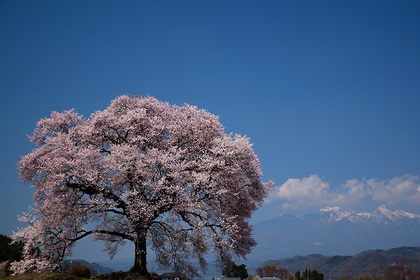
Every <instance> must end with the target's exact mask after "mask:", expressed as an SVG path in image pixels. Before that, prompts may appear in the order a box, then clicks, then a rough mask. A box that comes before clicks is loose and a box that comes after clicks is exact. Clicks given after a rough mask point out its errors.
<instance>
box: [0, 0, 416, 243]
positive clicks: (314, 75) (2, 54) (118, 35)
mask: <svg viewBox="0 0 420 280" xmlns="http://www.w3.org/2000/svg"><path fill="white" fill-rule="evenodd" d="M419 12H420V3H419V2H418V1H64V0H63V1H22V0H14V1H9V0H3V1H1V2H0V95H1V102H0V106H1V107H0V114H1V115H0V116H1V120H2V121H1V131H2V137H0V141H1V146H2V147H3V151H2V155H1V163H0V164H1V166H0V167H1V168H0V172H1V177H2V180H1V190H2V195H1V197H0V200H1V201H0V212H1V221H2V222H1V223H0V233H1V234H7V235H10V234H11V232H12V230H15V229H16V228H17V227H18V226H22V225H21V224H19V223H18V222H17V219H16V216H17V214H19V213H21V212H22V211H24V210H26V209H27V208H28V206H29V205H30V204H31V201H32V197H31V196H32V191H31V189H30V188H26V187H23V186H22V184H21V183H20V182H19V178H18V173H17V170H16V165H17V162H18V161H19V158H20V156H21V155H24V154H27V153H29V152H30V151H31V150H32V149H33V146H32V144H31V143H29V141H28V139H27V136H26V135H29V134H31V133H32V131H33V129H34V128H35V124H36V122H37V120H39V119H40V118H43V117H46V116H48V115H49V114H50V112H51V111H53V110H56V111H62V110H67V109H71V108H74V109H76V111H78V112H79V113H81V114H84V115H85V116H86V117H88V116H89V115H90V114H91V113H93V112H95V111H96V110H103V109H105V108H106V107H107V106H108V104H109V103H110V101H111V100H112V99H114V98H115V97H116V96H118V95H122V94H139V95H147V94H149V95H152V96H154V97H156V98H157V99H159V100H162V101H168V102H169V103H171V104H178V105H181V104H183V103H189V104H193V105H197V106H198V107H200V108H204V109H207V110H208V111H210V112H211V113H213V114H216V115H219V116H220V121H221V123H222V124H223V125H224V126H225V127H226V131H227V132H234V133H240V134H242V135H247V136H248V137H250V138H251V142H253V143H254V149H255V152H256V153H257V155H258V156H259V158H260V160H261V166H262V170H263V173H264V179H265V180H268V179H271V180H274V181H275V183H276V189H275V191H274V192H273V194H272V195H271V197H270V199H269V202H268V203H267V204H265V205H264V206H263V208H262V209H261V210H259V211H258V212H257V213H256V214H255V221H258V220H262V219H265V218H269V217H273V216H275V215H278V214H279V213H282V212H295V213H300V214H302V213H305V212H311V211H316V210H317V209H319V208H322V207H325V206H341V207H347V208H352V209H355V210H356V211H372V210H374V209H376V208H377V207H378V206H379V205H381V204H385V205H386V206H387V207H389V208H390V209H393V210H396V209H403V210H406V211H409V212H413V213H417V214H420V181H419V178H418V177H417V176H420V145H419V144H420V140H419V139H420V110H419V108H420V68H419V65H420V51H419V50H420V17H419V16H418V15H419ZM289 179H290V180H289ZM305 190H306V191H307V192H306V193H305ZM300 194H301V195H300ZM332 204H334V205H332Z"/></svg>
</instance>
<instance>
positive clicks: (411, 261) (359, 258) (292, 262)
mask: <svg viewBox="0 0 420 280" xmlns="http://www.w3.org/2000/svg"><path fill="white" fill-rule="evenodd" d="M269 263H276V264H277V265H278V266H280V267H283V268H286V269H287V270H289V272H290V273H292V274H293V273H294V272H295V271H296V270H299V271H301V272H302V271H304V270H305V269H307V268H308V269H311V270H314V269H315V270H317V271H319V272H322V273H324V276H325V279H337V278H338V277H339V276H353V277H357V276H359V275H362V274H364V273H368V272H369V270H370V269H371V268H372V267H377V271H378V272H379V273H383V272H384V271H385V269H387V268H388V267H390V266H392V265H405V266H407V267H408V268H411V269H412V270H413V271H420V247H399V248H394V249H390V250H372V251H365V252H362V253H359V254H357V255H354V256H322V255H309V256H296V257H293V258H285V259H279V260H270V261H267V262H266V263H265V264H269Z"/></svg>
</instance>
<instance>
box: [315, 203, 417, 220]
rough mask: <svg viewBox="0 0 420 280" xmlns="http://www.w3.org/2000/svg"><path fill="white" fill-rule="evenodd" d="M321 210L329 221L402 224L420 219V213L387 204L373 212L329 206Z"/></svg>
mask: <svg viewBox="0 0 420 280" xmlns="http://www.w3.org/2000/svg"><path fill="white" fill-rule="evenodd" d="M319 211H320V213H321V214H322V215H323V216H324V217H323V218H324V219H325V220H328V221H329V222H339V221H342V220H347V221H350V222H353V223H358V222H367V221H369V222H372V223H377V224H389V223H396V224H400V223H407V222H408V223H418V222H419V221H420V215H416V214H412V213H408V212H405V211H403V210H396V211H392V210H389V209H388V208H386V206H385V205H381V206H379V208H378V209H376V210H375V211H374V212H372V213H368V212H362V213H356V212H354V211H353V210H348V209H341V208H340V207H327V208H324V209H321V210H319Z"/></svg>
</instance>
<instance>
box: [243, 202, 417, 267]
mask: <svg viewBox="0 0 420 280" xmlns="http://www.w3.org/2000/svg"><path fill="white" fill-rule="evenodd" d="M254 228H255V238H256V239H257V240H258V245H257V246H256V247H255V248H254V250H253V252H252V253H251V254H250V255H249V257H248V259H249V260H268V259H278V258H285V257H292V256H296V255H310V254H314V253H319V254H323V255H354V254H357V253H359V252H361V251H364V250H369V249H390V248H394V247H400V246H419V245H420V237H419V236H420V215H416V214H412V213H408V212H405V211H402V210H396V211H391V210H389V209H387V208H386V207H385V206H383V205H382V206H380V207H379V208H378V209H376V210H375V211H373V212H371V213H368V212H364V213H356V212H354V211H352V210H349V209H342V208H339V207H329V208H325V209H321V210H320V211H319V212H317V213H312V214H307V215H304V216H302V217H298V216H295V215H293V214H282V215H279V216H277V217H275V218H273V219H271V220H268V221H264V222H260V223H258V224H256V225H255V226H254Z"/></svg>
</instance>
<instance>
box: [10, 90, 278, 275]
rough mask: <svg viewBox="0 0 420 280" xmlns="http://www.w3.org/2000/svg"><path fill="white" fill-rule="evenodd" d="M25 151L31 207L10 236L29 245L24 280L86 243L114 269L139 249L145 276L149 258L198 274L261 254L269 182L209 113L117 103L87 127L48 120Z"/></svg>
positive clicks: (22, 265)
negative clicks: (257, 219)
mask: <svg viewBox="0 0 420 280" xmlns="http://www.w3.org/2000/svg"><path fill="white" fill-rule="evenodd" d="M30 140H31V141H32V142H33V143H35V145H36V148H35V149H34V150H33V151H32V152H31V153H30V154H28V155H26V156H24V157H23V158H22V159H21V161H20V162H19V172H20V177H21V179H22V181H23V182H25V183H29V184H31V185H32V187H33V188H34V189H35V193H34V207H33V208H32V211H31V212H32V213H29V214H24V215H23V216H22V217H21V220H22V221H25V222H27V223H29V225H28V227H26V228H24V229H21V230H20V231H18V232H16V233H15V234H14V239H15V240H23V241H25V242H26V243H25V248H24V259H23V260H22V261H21V262H16V263H14V264H13V266H12V268H13V269H14V271H15V272H17V273H20V272H25V271H36V270H45V269H54V268H57V267H59V265H60V263H61V261H62V260H63V258H64V257H65V256H68V255H70V254H71V249H72V247H73V246H74V243H75V242H76V241H78V240H80V239H82V238H84V237H87V236H89V235H92V236H93V237H94V238H95V239H98V240H102V241H103V242H104V244H105V248H106V250H107V251H108V253H109V255H110V257H111V258H112V257H113V256H114V255H115V254H116V252H117V251H118V248H120V246H121V245H123V244H124V243H125V242H127V241H129V242H133V243H134V245H135V253H134V254H135V260H134V266H133V268H132V270H133V271H134V272H137V273H139V274H142V275H145V274H148V271H147V267H146V254H147V247H149V248H151V249H152V250H154V252H155V253H156V259H157V262H158V263H159V264H160V265H161V266H163V267H172V268H173V269H174V270H175V271H176V272H178V273H190V274H196V273H197V267H200V268H201V269H205V267H206V260H205V258H206V256H207V255H208V254H209V253H215V255H217V256H218V260H219V261H221V262H227V261H230V260H231V259H232V257H245V255H246V254H248V253H249V252H250V250H251V248H252V247H253V246H254V245H255V244H256V241H255V240H254V239H253V237H252V228H251V226H250V225H249V224H248V220H249V218H250V217H251V214H252V213H253V212H254V211H255V210H256V209H257V208H258V207H259V206H260V205H261V203H262V202H263V199H264V198H265V196H266V194H267V191H268V189H269V188H270V185H271V182H268V183H265V182H262V181H261V176H262V173H261V171H260V163H259V160H258V158H257V156H256V155H255V154H254V151H253V149H252V145H251V144H250V143H249V139H247V138H245V137H242V136H240V135H235V136H233V135H232V134H226V133H225V132H224V128H223V126H222V125H221V124H220V123H219V121H218V117H217V116H215V115H212V114H210V113H209V112H207V111H205V110H200V109H197V107H195V106H190V105H187V104H184V105H183V106H173V105H169V104H168V103H163V102H160V101H158V100H157V99H155V98H153V97H139V96H121V97H118V98H116V99H115V100H113V101H112V102H111V105H110V106H109V107H108V108H106V109H105V110H103V111H97V112H96V113H94V114H92V115H91V116H90V117H89V118H87V119H86V118H84V117H83V116H81V115H79V114H78V113H76V112H75V111H74V110H70V111H65V112H63V113H57V112H52V113H51V117H49V118H45V119H41V120H40V121H39V122H38V123H37V127H36V129H35V131H34V134H33V136H31V137H30Z"/></svg>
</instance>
